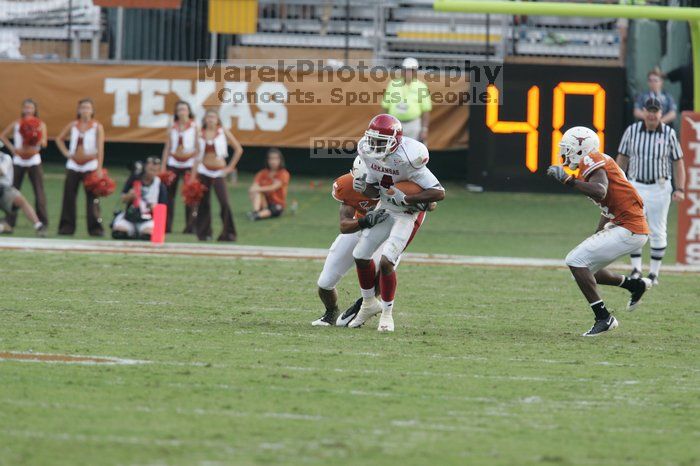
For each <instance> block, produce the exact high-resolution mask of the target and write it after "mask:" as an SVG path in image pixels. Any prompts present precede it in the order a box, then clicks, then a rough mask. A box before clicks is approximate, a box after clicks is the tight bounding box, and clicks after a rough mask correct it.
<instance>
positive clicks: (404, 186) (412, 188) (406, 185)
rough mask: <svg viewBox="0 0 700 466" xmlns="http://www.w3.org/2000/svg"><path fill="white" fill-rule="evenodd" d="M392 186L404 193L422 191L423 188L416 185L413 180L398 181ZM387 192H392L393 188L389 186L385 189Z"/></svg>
mask: <svg viewBox="0 0 700 466" xmlns="http://www.w3.org/2000/svg"><path fill="white" fill-rule="evenodd" d="M394 186H396V187H397V188H399V189H400V190H401V191H402V192H403V193H404V194H418V193H419V192H421V191H423V188H421V187H420V186H418V185H417V184H416V183H414V182H413V181H399V182H398V183H396V184H395V185H394ZM387 193H389V194H394V190H393V189H392V188H389V189H387Z"/></svg>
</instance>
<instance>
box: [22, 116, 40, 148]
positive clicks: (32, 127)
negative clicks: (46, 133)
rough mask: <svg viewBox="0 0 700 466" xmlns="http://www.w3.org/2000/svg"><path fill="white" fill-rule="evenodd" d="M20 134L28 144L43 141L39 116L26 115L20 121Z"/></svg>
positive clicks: (37, 143) (34, 144) (35, 144)
mask: <svg viewBox="0 0 700 466" xmlns="http://www.w3.org/2000/svg"><path fill="white" fill-rule="evenodd" d="M19 134H21V135H22V142H23V143H24V145H26V146H38V145H39V143H40V142H41V120H40V119H38V118H37V117H33V116H30V117H25V118H22V119H21V120H20V122H19Z"/></svg>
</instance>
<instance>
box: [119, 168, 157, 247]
mask: <svg viewBox="0 0 700 466" xmlns="http://www.w3.org/2000/svg"><path fill="white" fill-rule="evenodd" d="M159 170H160V159H159V158H157V157H148V158H147V159H146V163H145V164H142V163H141V162H137V163H136V166H135V167H134V171H133V173H132V174H131V176H130V177H129V179H128V180H127V181H126V184H125V185H124V189H123V190H122V202H124V203H126V210H125V211H121V212H119V213H117V215H116V216H115V217H114V222H112V238H114V239H143V240H149V239H151V233H152V232H153V207H154V206H155V205H156V204H166V203H167V202H168V193H167V191H166V189H165V185H164V184H163V183H162V182H161V181H160V178H158V171H159Z"/></svg>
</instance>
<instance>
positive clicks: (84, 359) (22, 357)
mask: <svg viewBox="0 0 700 466" xmlns="http://www.w3.org/2000/svg"><path fill="white" fill-rule="evenodd" d="M0 361H25V362H48V363H63V364H145V363H147V362H148V361H139V360H136V359H121V358H114V357H110V356H76V355H70V354H46V353H24V352H15V351H0Z"/></svg>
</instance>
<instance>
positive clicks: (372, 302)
mask: <svg viewBox="0 0 700 466" xmlns="http://www.w3.org/2000/svg"><path fill="white" fill-rule="evenodd" d="M358 153H359V156H360V158H361V159H362V161H363V162H364V163H365V165H366V166H367V174H366V175H363V176H361V177H358V178H355V179H354V180H353V189H354V190H355V191H357V192H360V193H363V194H364V195H365V196H366V197H369V198H372V199H376V198H380V204H379V206H380V207H382V208H385V209H387V212H389V214H390V217H391V221H387V222H383V223H382V224H380V225H377V226H376V227H375V228H372V229H369V230H363V232H362V237H361V238H360V241H359V242H358V244H357V246H356V247H355V249H354V250H353V257H354V258H355V264H356V267H357V276H358V278H359V281H360V288H361V289H362V298H363V302H362V307H361V308H360V312H358V314H357V317H355V319H353V321H352V322H350V325H349V326H350V327H359V326H361V325H362V324H364V323H365V321H366V320H367V319H368V318H370V317H371V316H373V315H375V314H377V313H378V312H377V311H378V309H381V313H382V315H381V317H380V319H379V327H378V328H377V330H379V331H380V332H393V331H394V319H393V316H392V310H393V306H394V295H395V293H396V273H395V272H394V268H395V266H396V263H397V260H398V257H399V255H400V254H401V253H402V252H403V250H404V249H405V248H406V245H407V244H408V242H409V241H410V240H411V233H412V231H413V227H414V223H415V221H416V218H417V217H418V210H419V209H418V205H419V204H428V203H430V202H438V201H441V200H443V199H444V198H445V189H444V188H443V187H442V185H441V184H440V182H439V181H438V179H437V178H436V177H435V175H433V174H432V172H431V171H430V170H429V169H428V167H427V166H426V165H427V163H428V160H429V156H428V149H427V148H426V147H425V145H424V144H422V143H421V142H418V141H416V140H415V139H411V138H408V137H403V130H402V128H401V122H400V121H399V120H397V119H396V118H395V117H393V116H391V115H386V114H382V115H377V116H375V117H374V118H372V121H370V123H369V127H368V128H367V130H366V131H365V135H364V137H363V138H362V139H361V140H360V142H359V143H358ZM399 181H412V182H414V183H416V184H417V185H418V186H420V187H421V188H423V191H421V192H419V193H417V194H410V195H409V194H404V193H403V192H401V191H400V190H399V189H398V188H397V187H396V186H395V184H396V183H398V182H399ZM382 243H384V244H383V246H382ZM380 247H381V253H382V257H381V259H380V261H379V269H380V275H379V288H380V293H381V303H379V301H378V300H377V298H375V296H374V293H375V290H374V281H375V273H376V265H375V263H374V261H373V260H372V255H373V254H374V253H375V251H377V250H378V249H379V248H380Z"/></svg>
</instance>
